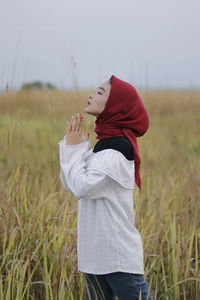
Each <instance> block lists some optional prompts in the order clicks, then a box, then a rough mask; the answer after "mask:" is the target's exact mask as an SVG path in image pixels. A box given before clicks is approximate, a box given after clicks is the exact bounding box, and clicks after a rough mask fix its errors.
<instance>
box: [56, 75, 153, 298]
mask: <svg viewBox="0 0 200 300" xmlns="http://www.w3.org/2000/svg"><path fill="white" fill-rule="evenodd" d="M85 112H86V113H88V114H91V115H94V116H95V117H96V121H95V123H96V127H95V129H94V131H95V132H96V133H97V136H96V138H97V139H99V141H98V142H97V143H96V145H95V147H94V148H93V149H90V150H89V148H90V146H91V143H90V141H89V134H88V135H87V136H82V130H83V117H82V116H81V114H80V115H75V116H72V120H71V122H67V129H66V135H65V137H64V138H63V140H62V141H60V142H59V149H60V166H61V170H60V179H61V182H62V184H63V186H64V188H65V189H66V190H68V191H70V192H72V193H73V194H74V195H75V196H76V197H77V199H78V222H77V223H78V224H77V252H78V270H79V271H81V272H83V275H84V276H83V278H84V288H85V295H86V299H106V300H111V299H115V296H118V299H120V300H129V299H131V300H134V299H135V300H136V299H139V295H141V296H140V297H141V298H140V299H142V300H143V299H151V300H152V299H153V298H152V296H151V294H150V291H149V290H148V287H147V283H146V281H145V279H144V264H143V245H142V240H141V235H140V233H139V231H138V230H137V229H136V227H135V226H134V223H135V218H134V206H133V189H134V187H135V182H136V184H137V185H138V187H139V188H140V189H141V178H140V173H139V168H140V156H139V151H138V146H137V140H136V137H139V136H142V135H143V134H144V133H145V132H146V131H147V129H148V127H149V118H148V114H147V111H146V109H145V108H144V105H143V103H142V101H141V99H140V97H139V95H138V93H137V91H136V89H135V88H134V87H133V86H132V85H130V84H129V83H127V82H125V81H122V80H121V79H119V78H117V77H116V76H114V75H112V76H111V78H110V79H109V80H108V81H106V82H104V83H103V84H101V85H100V86H99V87H98V89H97V90H96V91H95V92H94V93H92V94H91V95H90V97H89V101H88V105H87V106H86V108H85Z"/></svg>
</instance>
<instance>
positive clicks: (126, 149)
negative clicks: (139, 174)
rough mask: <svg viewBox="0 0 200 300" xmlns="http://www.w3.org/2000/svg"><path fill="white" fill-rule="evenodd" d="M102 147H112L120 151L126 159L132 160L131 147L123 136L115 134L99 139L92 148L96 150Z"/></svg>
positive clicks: (102, 148)
mask: <svg viewBox="0 0 200 300" xmlns="http://www.w3.org/2000/svg"><path fill="white" fill-rule="evenodd" d="M104 149H114V150H117V151H119V152H121V153H122V154H123V155H124V156H125V157H126V158H127V159H128V160H134V152H133V147H132V144H131V142H130V141H129V139H128V138H127V137H125V136H115V137H111V138H107V139H101V140H99V141H98V142H97V143H96V144H95V146H94V149H93V152H98V151H101V150H104Z"/></svg>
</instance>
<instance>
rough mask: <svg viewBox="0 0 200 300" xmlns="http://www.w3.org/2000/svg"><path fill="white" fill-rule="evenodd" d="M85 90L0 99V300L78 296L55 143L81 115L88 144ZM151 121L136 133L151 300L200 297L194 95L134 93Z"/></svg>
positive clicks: (69, 211) (140, 224)
mask: <svg viewBox="0 0 200 300" xmlns="http://www.w3.org/2000/svg"><path fill="white" fill-rule="evenodd" d="M89 93H90V91H72V92H63V91H62V92H61V91H51V92H50V91H36V90H35V91H32V92H30V93H27V92H16V93H12V92H7V93H4V94H2V95H0V137H1V142H0V178H1V180H0V240H1V244H0V299H1V300H10V299H13V300H22V299H34V300H38V299H44V300H48V299H49V300H50V299H51V300H64V299H76V300H77V299H85V296H84V289H83V283H82V280H83V278H82V274H81V273H80V272H78V271H77V252H76V238H77V231H76V224H77V199H76V198H75V197H74V196H73V195H72V194H70V193H69V192H67V191H65V190H64V188H63V187H62V185H61V182H60V179H59V172H60V166H59V152H58V151H59V148H58V142H59V141H60V140H61V139H63V137H64V135H65V127H66V121H67V120H69V119H71V116H72V115H73V114H76V113H79V112H81V113H82V115H83V116H84V119H85V132H84V133H83V134H86V133H87V132H88V131H89V132H90V141H91V144H92V147H93V146H94V145H95V143H96V142H97V140H96V134H95V132H94V121H95V117H93V116H90V115H87V114H86V113H85V112H84V107H85V106H86V103H87V99H88V95H89ZM139 94H140V96H141V98H142V99H143V102H144V104H145V106H146V108H147V111H148V113H149V117H150V127H149V130H148V131H147V133H146V134H145V135H144V136H143V137H141V138H138V145H139V149H140V156H141V160H142V163H141V178H142V191H141V192H140V191H139V189H138V188H137V186H136V188H135V190H134V199H133V203H134V208H135V216H136V227H137V228H138V230H139V231H140V233H141V236H142V240H143V246H144V263H145V279H146V280H147V282H148V285H149V286H150V289H151V294H152V296H153V297H154V300H158V299H166V300H174V299H176V300H181V299H184V300H185V299H187V300H199V299H200V253H199V249H200V92H198V91H175V90H174V91H167V90H166V91H164V90H162V91H151V92H150V91H141V92H139Z"/></svg>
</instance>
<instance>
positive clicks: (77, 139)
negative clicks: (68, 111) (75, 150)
mask: <svg viewBox="0 0 200 300" xmlns="http://www.w3.org/2000/svg"><path fill="white" fill-rule="evenodd" d="M83 123H84V119H83V116H82V115H81V114H77V115H75V116H72V118H71V122H67V127H66V143H67V144H68V145H76V144H80V143H82V142H84V141H88V139H89V133H88V134H87V135H86V136H85V137H84V139H83V140H82V131H83Z"/></svg>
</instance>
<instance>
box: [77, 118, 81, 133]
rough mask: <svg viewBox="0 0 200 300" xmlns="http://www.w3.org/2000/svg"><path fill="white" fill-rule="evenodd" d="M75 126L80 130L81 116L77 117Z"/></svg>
mask: <svg viewBox="0 0 200 300" xmlns="http://www.w3.org/2000/svg"><path fill="white" fill-rule="evenodd" d="M76 127H77V128H78V129H79V131H81V117H80V116H78V117H77V122H76Z"/></svg>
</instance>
